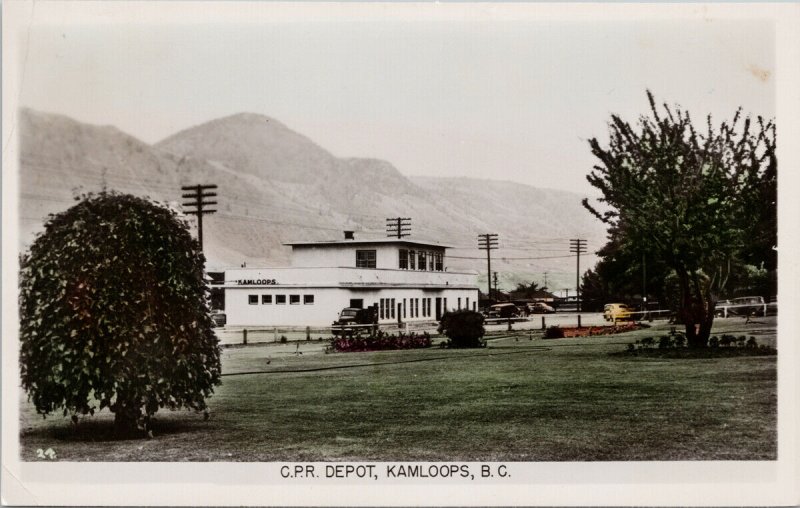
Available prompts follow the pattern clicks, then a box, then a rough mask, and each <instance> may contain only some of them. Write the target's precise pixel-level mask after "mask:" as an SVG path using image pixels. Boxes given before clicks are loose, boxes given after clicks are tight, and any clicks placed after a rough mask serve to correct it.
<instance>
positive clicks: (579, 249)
mask: <svg viewBox="0 0 800 508" xmlns="http://www.w3.org/2000/svg"><path fill="white" fill-rule="evenodd" d="M569 251H570V252H572V253H574V254H577V255H578V257H577V265H576V272H575V292H576V301H577V303H578V312H580V311H581V253H585V252H586V240H581V239H578V238H576V239H572V240H570V241H569Z"/></svg>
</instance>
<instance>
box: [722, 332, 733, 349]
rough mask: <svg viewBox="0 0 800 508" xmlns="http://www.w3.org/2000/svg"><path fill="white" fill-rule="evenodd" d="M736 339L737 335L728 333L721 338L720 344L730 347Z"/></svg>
mask: <svg viewBox="0 0 800 508" xmlns="http://www.w3.org/2000/svg"><path fill="white" fill-rule="evenodd" d="M734 339H735V337H733V336H732V335H727V334H726V335H723V336H722V337H720V339H719V345H720V346H724V347H728V346H730V345H731V343H732V342H733V340H734Z"/></svg>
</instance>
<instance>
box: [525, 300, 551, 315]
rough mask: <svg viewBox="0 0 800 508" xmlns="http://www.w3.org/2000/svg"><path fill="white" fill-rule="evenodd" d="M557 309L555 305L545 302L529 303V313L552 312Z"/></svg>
mask: <svg viewBox="0 0 800 508" xmlns="http://www.w3.org/2000/svg"><path fill="white" fill-rule="evenodd" d="M555 311H556V309H554V308H553V307H551V306H549V305H547V304H546V303H544V302H534V303H529V304H528V313H529V314H552V313H554V312H555Z"/></svg>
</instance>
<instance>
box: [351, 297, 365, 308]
mask: <svg viewBox="0 0 800 508" xmlns="http://www.w3.org/2000/svg"><path fill="white" fill-rule="evenodd" d="M350 307H351V308H353V309H363V308H364V299H363V298H351V299H350Z"/></svg>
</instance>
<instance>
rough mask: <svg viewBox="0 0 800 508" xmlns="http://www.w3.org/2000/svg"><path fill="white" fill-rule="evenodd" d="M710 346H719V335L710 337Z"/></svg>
mask: <svg viewBox="0 0 800 508" xmlns="http://www.w3.org/2000/svg"><path fill="white" fill-rule="evenodd" d="M708 347H712V348H716V347H719V337H717V336H716V335H714V336H713V337H711V338H710V339H708Z"/></svg>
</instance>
